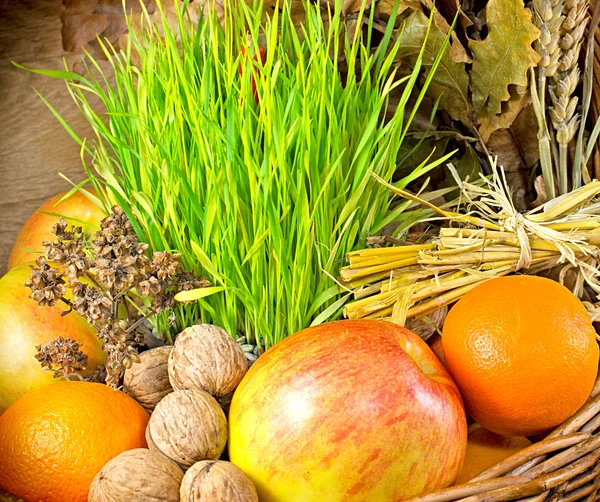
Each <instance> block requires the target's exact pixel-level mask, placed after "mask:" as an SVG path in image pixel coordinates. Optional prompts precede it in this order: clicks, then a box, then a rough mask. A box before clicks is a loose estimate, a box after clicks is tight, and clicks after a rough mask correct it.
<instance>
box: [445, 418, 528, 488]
mask: <svg viewBox="0 0 600 502" xmlns="http://www.w3.org/2000/svg"><path fill="white" fill-rule="evenodd" d="M531 444H532V443H531V441H529V439H527V438H526V437H506V436H501V435H500V434H496V433H495V432H491V431H488V430H487V429H484V428H483V427H481V426H480V425H479V424H473V425H472V426H471V427H469V435H468V437H467V452H466V454H465V462H464V464H463V467H462V469H461V471H460V473H459V475H458V478H457V480H456V484H457V485H460V484H462V483H466V482H467V481H469V480H470V479H473V478H474V477H475V476H477V475H478V474H481V473H482V472H483V471H485V470H486V469H488V468H490V467H492V466H493V465H495V464H497V463H498V462H500V461H502V460H504V459H505V458H508V457H510V456H511V455H514V454H515V453H518V452H520V451H521V450H522V449H523V448H527V447H528V446H531Z"/></svg>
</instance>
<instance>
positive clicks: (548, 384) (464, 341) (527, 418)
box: [442, 276, 598, 436]
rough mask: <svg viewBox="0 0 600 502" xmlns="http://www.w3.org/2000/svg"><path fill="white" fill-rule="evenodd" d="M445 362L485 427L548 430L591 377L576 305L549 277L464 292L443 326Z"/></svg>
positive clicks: (583, 317)
mask: <svg viewBox="0 0 600 502" xmlns="http://www.w3.org/2000/svg"><path fill="white" fill-rule="evenodd" d="M442 345H443V349H444V356H445V365H446V368H447V369H448V371H449V372H450V374H451V375H452V377H453V378H454V381H455V382H456V384H457V385H458V388H459V389H460V392H461V394H462V396H463V399H464V401H465V405H466V408H467V411H468V413H469V414H470V415H471V416H472V417H473V418H474V419H475V421H476V422H477V423H479V424H481V425H482V426H483V427H485V428H486V429H489V430H491V431H493V432H496V433H498V434H503V435H514V436H529V435H534V434H538V433H541V432H545V431H548V430H550V429H552V428H553V427H555V426H557V425H559V424H560V423H561V422H563V421H564V420H566V419H567V418H568V417H570V416H571V415H573V414H574V413H575V412H576V411H577V410H578V409H579V408H580V407H581V406H582V405H583V404H584V403H585V401H586V400H587V398H588V396H589V395H590V392H591V390H592V387H593V385H594V380H595V378H596V374H597V372H598V344H597V342H596V333H595V330H594V328H593V326H592V322H591V320H590V317H589V316H588V313H587V311H586V309H585V307H584V305H583V304H582V303H581V302H580V301H579V300H578V299H577V297H576V296H575V295H573V293H571V292H570V291H569V290H568V289H567V288H565V287H564V286H562V285H560V284H559V283H557V282H554V281H552V280H550V279H545V278H542V277H534V276H508V277H501V278H497V279H492V280H490V281H487V282H485V283H483V284H481V285H479V286H477V287H476V288H474V289H473V290H471V291H470V292H468V293H467V294H466V295H465V296H464V297H463V298H462V299H461V300H460V301H458V302H457V304H456V305H455V306H454V307H453V308H452V309H451V310H450V313H449V314H448V317H447V318H446V321H445V323H444V328H443V336H442Z"/></svg>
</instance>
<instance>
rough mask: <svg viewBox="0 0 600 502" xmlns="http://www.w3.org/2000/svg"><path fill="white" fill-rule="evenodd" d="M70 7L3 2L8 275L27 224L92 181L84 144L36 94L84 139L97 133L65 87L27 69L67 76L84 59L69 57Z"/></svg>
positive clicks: (2, 231) (2, 179)
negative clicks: (62, 195) (49, 202)
mask: <svg viewBox="0 0 600 502" xmlns="http://www.w3.org/2000/svg"><path fill="white" fill-rule="evenodd" d="M62 9H63V4H62V0H42V1H39V0H17V1H15V0H0V276H1V275H3V274H4V272H5V271H6V264H7V261H8V255H9V254H10V250H11V249H12V245H13V242H14V240H15V238H16V236H17V233H18V231H19V229H20V227H21V225H22V224H23V223H24V222H25V221H26V220H27V218H29V216H30V215H31V214H32V213H33V211H34V210H35V208H37V207H39V206H40V205H41V204H42V203H43V202H44V201H45V200H46V199H48V198H50V197H51V196H52V195H54V194H56V193H58V192H61V191H66V190H68V189H69V188H70V185H69V184H68V183H67V182H66V181H64V180H63V179H61V178H60V177H59V176H58V173H59V172H61V173H64V174H65V175H66V176H68V177H69V178H70V179H72V180H73V181H81V180H82V179H84V177H85V175H84V172H83V169H82V166H81V159H80V154H79V150H80V149H79V145H77V143H76V142H75V141H74V140H73V139H72V138H71V137H70V136H69V135H68V134H67V132H66V131H65V130H64V129H63V127H62V126H61V125H60V124H59V123H58V121H57V120H56V119H55V118H54V116H53V115H52V113H51V112H50V110H49V109H48V108H47V107H46V105H45V104H44V103H43V102H42V101H41V100H40V98H39V97H38V96H37V95H36V94H35V92H34V91H33V89H32V87H34V88H35V89H37V90H38V91H39V92H40V93H41V94H42V95H43V96H44V97H45V98H46V99H48V100H49V101H50V103H51V104H52V105H53V106H54V107H55V108H56V109H57V110H58V111H59V112H60V113H61V115H63V116H64V118H65V119H66V120H67V121H68V122H69V124H71V125H72V127H73V128H74V129H75V130H76V131H77V132H78V134H80V135H81V136H90V135H91V129H90V127H89V125H88V124H87V122H86V121H85V119H84V118H83V117H82V116H81V115H80V113H79V111H78V110H77V107H76V106H75V104H74V102H73V101H72V100H71V97H70V96H69V94H68V92H67V90H66V88H65V84H64V82H62V81H60V80H54V79H51V78H47V77H42V76H39V75H35V74H33V73H29V72H26V71H23V70H19V69H17V68H16V67H14V66H13V64H12V61H15V62H18V63H20V64H22V65H24V66H28V67H32V68H52V69H62V68H63V65H64V63H63V58H66V61H67V63H68V65H69V67H72V65H73V63H74V62H76V61H78V60H80V59H81V55H78V54H68V53H66V52H64V51H63V48H62V40H61V21H60V14H61V12H62Z"/></svg>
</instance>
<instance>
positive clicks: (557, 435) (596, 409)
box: [410, 376, 600, 502]
mask: <svg viewBox="0 0 600 502" xmlns="http://www.w3.org/2000/svg"><path fill="white" fill-rule="evenodd" d="M599 487H600V376H599V377H598V378H597V380H596V384H595V385H594V389H593V391H592V394H591V396H590V398H589V400H588V402H587V403H586V404H585V405H584V406H583V407H582V408H581V409H580V410H579V411H578V412H577V413H576V414H575V415H574V416H572V417H571V418H569V419H568V420H567V421H566V422H564V423H563V424H562V425H560V426H559V427H558V428H557V429H555V430H554V431H552V432H551V433H550V434H548V436H546V438H545V439H544V440H542V441H540V442H538V443H535V444H533V445H531V446H529V447H527V448H525V449H524V450H521V451H520V452H519V453H516V454H515V455H513V456H512V457H509V458H507V459H505V460H503V461H502V462H500V463H498V464H496V465H494V466H492V467H490V468H489V469H487V470H486V471H484V472H482V473H481V474H479V475H478V476H477V477H475V478H473V479H472V480H470V481H469V482H468V483H465V484H463V485H460V486H454V487H452V488H447V489H445V490H441V491H439V492H435V493H431V494H429V495H425V496H422V497H416V498H413V499H410V500H411V502H417V501H419V502H449V501H456V500H460V501H462V502H499V501H504V500H527V501H531V502H541V501H561V502H574V501H576V500H581V501H586V502H587V501H589V502H592V501H594V500H596V498H597V494H598V488H599ZM598 496H599V497H600V494H598Z"/></svg>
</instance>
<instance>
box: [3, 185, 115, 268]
mask: <svg viewBox="0 0 600 502" xmlns="http://www.w3.org/2000/svg"><path fill="white" fill-rule="evenodd" d="M89 192H91V193H92V194H94V195H96V192H95V191H94V190H89ZM65 195H66V192H63V193H59V194H57V195H55V196H54V197H52V198H51V199H49V200H47V201H46V202H44V204H42V206H41V207H40V208H39V209H38V210H37V211H36V212H35V213H33V214H32V215H31V217H30V218H29V219H28V220H27V221H26V222H25V224H24V225H23V226H22V227H21V230H20V231H19V235H18V236H17V240H16V241H15V243H14V245H13V248H12V251H11V253H10V256H9V258H8V270H10V269H11V268H13V267H15V266H17V265H19V264H21V263H25V262H28V261H35V259H36V258H37V257H38V255H39V254H43V251H44V247H43V246H42V242H44V241H51V240H54V239H55V236H54V234H53V233H52V226H53V225H55V224H56V223H57V222H58V219H59V216H52V215H51V214H48V213H53V214H55V215H61V216H64V217H65V218H66V219H67V221H68V222H69V223H73V224H74V225H76V226H81V227H82V229H83V231H84V232H85V233H88V234H93V233H94V232H96V231H98V230H100V222H101V221H102V220H103V219H104V218H105V217H106V214H105V213H104V210H103V209H102V208H101V207H99V206H97V205H96V204H94V203H93V202H92V201H90V200H89V199H88V198H87V197H86V196H85V195H83V194H82V193H81V192H75V193H74V194H73V195H71V196H70V197H69V198H67V199H65V200H63V201H62V202H59V201H60V200H61V199H62V198H63V197H64V196H65ZM57 203H58V204H57ZM32 251H33V252H32ZM36 253H37V254H36Z"/></svg>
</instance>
